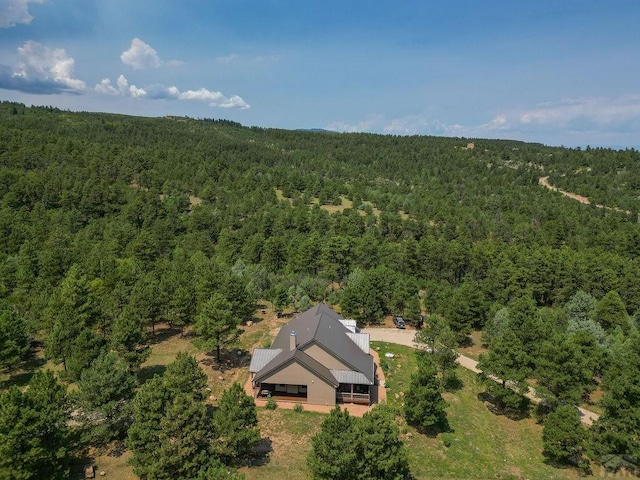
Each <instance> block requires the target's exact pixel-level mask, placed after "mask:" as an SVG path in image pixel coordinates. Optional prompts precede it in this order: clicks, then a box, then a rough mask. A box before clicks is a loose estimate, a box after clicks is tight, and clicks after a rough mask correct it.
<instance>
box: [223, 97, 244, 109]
mask: <svg viewBox="0 0 640 480" xmlns="http://www.w3.org/2000/svg"><path fill="white" fill-rule="evenodd" d="M218 106H219V107H222V108H238V109H240V110H248V109H249V108H251V106H250V105H249V104H248V103H247V102H245V101H244V100H243V99H242V98H241V97H239V96H238V95H233V96H231V97H229V98H228V99H227V100H226V101H225V102H222V103H220V104H219V105H218Z"/></svg>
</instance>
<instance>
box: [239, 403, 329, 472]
mask: <svg viewBox="0 0 640 480" xmlns="http://www.w3.org/2000/svg"><path fill="white" fill-rule="evenodd" d="M324 418H325V415H323V414H320V413H313V412H295V411H293V410H284V409H276V410H266V409H264V408H260V409H258V422H259V427H260V434H261V435H262V438H263V439H265V443H266V444H268V445H269V446H270V448H271V451H270V452H269V453H268V458H267V460H266V462H265V463H264V464H263V465H260V466H256V467H244V468H242V469H240V471H241V472H243V473H244V474H245V475H246V476H247V478H248V479H251V478H261V479H265V480H280V479H283V478H286V479H287V480H298V479H299V480H303V479H305V480H306V479H308V478H309V470H308V469H307V455H308V454H309V452H310V451H311V437H313V436H314V435H315V434H316V433H317V432H318V431H319V430H320V424H321V423H322V421H323V420H324Z"/></svg>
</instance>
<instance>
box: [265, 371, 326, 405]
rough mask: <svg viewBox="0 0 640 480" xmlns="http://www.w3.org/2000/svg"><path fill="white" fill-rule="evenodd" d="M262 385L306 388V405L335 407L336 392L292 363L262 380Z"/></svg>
mask: <svg viewBox="0 0 640 480" xmlns="http://www.w3.org/2000/svg"><path fill="white" fill-rule="evenodd" d="M262 383H276V384H278V383H280V384H289V385H306V386H307V403H311V404H314V405H335V404H336V391H335V389H334V388H333V386H332V385H329V384H327V383H326V382H325V381H324V380H322V379H321V378H319V377H316V376H315V375H314V374H313V373H311V372H310V371H309V370H307V369H306V368H304V367H303V366H301V365H299V364H297V363H292V364H290V365H287V366H286V367H285V368H282V369H281V370H278V371H276V372H274V373H273V374H272V375H270V376H268V377H266V378H264V379H263V380H262Z"/></svg>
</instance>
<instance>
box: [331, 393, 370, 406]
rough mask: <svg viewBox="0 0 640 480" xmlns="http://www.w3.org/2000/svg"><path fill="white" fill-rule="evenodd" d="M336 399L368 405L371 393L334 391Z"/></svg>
mask: <svg viewBox="0 0 640 480" xmlns="http://www.w3.org/2000/svg"><path fill="white" fill-rule="evenodd" d="M336 400H337V401H339V402H345V403H361V404H365V405H369V403H370V401H371V395H369V394H368V393H348V392H336Z"/></svg>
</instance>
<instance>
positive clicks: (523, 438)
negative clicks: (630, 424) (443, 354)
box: [371, 342, 578, 480]
mask: <svg viewBox="0 0 640 480" xmlns="http://www.w3.org/2000/svg"><path fill="white" fill-rule="evenodd" d="M371 344H372V347H373V348H375V349H378V348H379V350H378V351H379V352H380V357H381V359H382V358H385V361H384V362H382V361H381V363H382V364H383V369H384V370H385V375H386V377H387V385H388V387H389V389H388V391H387V398H388V401H389V404H390V405H393V406H395V407H398V408H401V407H402V399H403V392H404V391H405V389H406V388H407V387H408V385H409V382H410V378H411V373H412V372H413V371H415V368H416V360H415V355H414V350H413V349H412V348H410V347H405V346H401V345H395V344H389V343H385V342H371ZM387 352H391V353H393V354H394V357H393V358H392V359H389V358H386V357H384V354H385V353H387ZM458 376H459V377H460V379H461V380H462V382H463V384H464V385H463V387H462V388H461V389H460V390H458V391H456V392H453V393H445V394H444V397H445V399H446V400H447V402H448V403H449V407H448V408H447V414H448V419H449V424H450V426H451V431H450V432H445V433H441V434H439V435H438V436H436V437H428V436H425V435H422V434H420V433H418V432H417V431H416V430H415V429H414V428H412V427H410V426H408V425H406V424H402V426H401V432H402V439H403V441H404V442H405V445H406V446H407V448H408V451H409V462H410V465H411V471H412V473H413V475H414V476H415V477H416V478H424V479H427V478H429V479H432V478H456V479H458V478H477V479H487V478H529V479H541V480H542V479H549V478H555V479H565V478H577V477H578V475H577V473H576V472H575V471H573V470H569V469H567V470H559V469H556V468H553V467H551V466H549V465H547V464H545V463H544V457H543V456H542V426H541V425H538V424H537V423H536V421H535V419H534V418H527V419H524V420H520V421H515V420H510V419H509V418H507V417H504V416H500V415H495V414H493V413H491V412H490V411H489V410H488V409H487V407H486V405H485V404H484V403H483V402H482V401H481V400H480V399H479V398H478V395H479V394H481V393H482V392H483V391H484V388H483V386H482V385H481V383H480V382H479V380H478V379H477V377H476V375H475V374H473V373H472V372H470V371H468V370H466V369H463V368H459V369H458ZM445 442H446V443H447V444H448V445H449V447H447V446H445Z"/></svg>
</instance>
